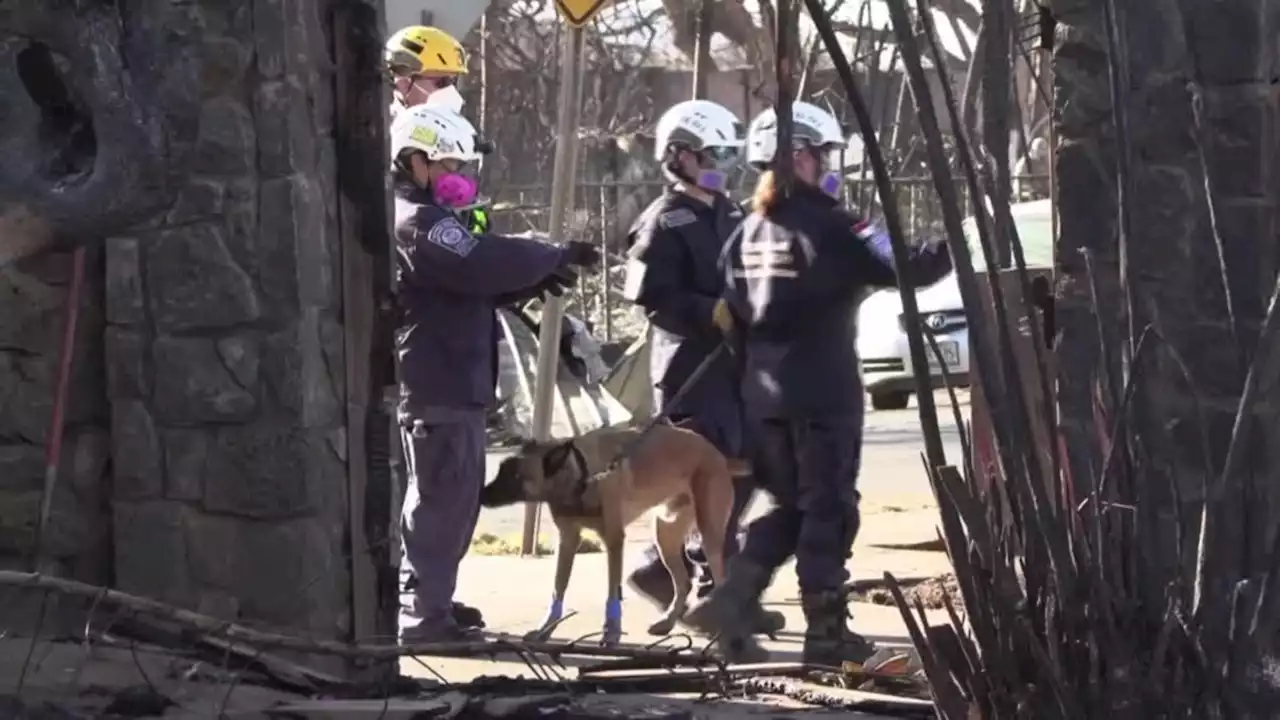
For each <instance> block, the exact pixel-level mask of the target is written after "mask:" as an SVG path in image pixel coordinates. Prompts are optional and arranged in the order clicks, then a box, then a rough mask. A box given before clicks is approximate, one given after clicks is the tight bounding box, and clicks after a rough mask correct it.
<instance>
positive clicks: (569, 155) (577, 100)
mask: <svg viewBox="0 0 1280 720" xmlns="http://www.w3.org/2000/svg"><path fill="white" fill-rule="evenodd" d="M582 32H583V31H582V30H581V29H580V28H572V27H566V28H565V30H564V36H563V39H564V42H563V46H564V47H563V49H562V55H561V57H560V110H559V116H558V117H559V119H558V121H557V122H556V159H555V165H554V169H553V171H552V172H553V174H552V181H551V183H552V184H551V221H550V223H549V225H548V228H547V232H548V233H550V235H551V237H552V238H561V237H563V235H564V231H565V220H566V219H567V218H568V217H569V213H570V212H571V210H572V206H573V190H574V187H573V181H574V175H575V173H574V170H576V169H577V164H578V163H577V144H578V115H579V113H580V112H581V105H582V103H581V93H580V92H579V89H578V88H579V85H580V84H581V82H582V50H583V42H582ZM563 316H564V300H563V299H562V298H558V297H554V296H547V298H546V300H545V302H544V304H543V306H542V320H541V322H540V323H539V324H540V330H539V333H538V377H537V380H536V382H535V386H534V391H533V392H534V394H533V438H534V440H537V441H539V442H545V441H546V440H548V439H549V438H550V437H551V418H552V416H553V414H554V412H555V393H556V379H557V375H558V373H557V370H558V369H559V367H560V326H561V320H562V319H563ZM541 509H542V505H541V504H540V503H528V504H526V505H525V510H524V534H523V537H522V539H521V542H520V554H521V555H533V554H535V553H536V552H537V548H538V519H539V514H540V511H541Z"/></svg>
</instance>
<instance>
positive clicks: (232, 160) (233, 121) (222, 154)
mask: <svg viewBox="0 0 1280 720" xmlns="http://www.w3.org/2000/svg"><path fill="white" fill-rule="evenodd" d="M256 145H257V142H256V140H255V138H254V133H253V116H252V115H251V114H250V113H249V110H248V109H246V108H245V107H244V106H243V105H241V104H240V103H239V102H236V101H235V100H232V99H231V98H225V97H220V98H213V99H211V100H208V101H206V102H205V104H204V108H203V109H202V111H201V113H200V131H199V136H198V138H197V141H196V155H195V164H194V166H195V167H198V168H200V170H201V171H202V172H204V173H207V174H210V175H232V176H238V175H245V174H248V173H250V172H252V171H253V169H254V160H255V156H256V154H257V148H256Z"/></svg>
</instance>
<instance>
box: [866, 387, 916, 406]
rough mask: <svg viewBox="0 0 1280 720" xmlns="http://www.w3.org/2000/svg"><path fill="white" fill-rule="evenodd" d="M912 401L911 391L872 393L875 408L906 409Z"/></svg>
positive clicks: (872, 403) (872, 402) (872, 404)
mask: <svg viewBox="0 0 1280 720" xmlns="http://www.w3.org/2000/svg"><path fill="white" fill-rule="evenodd" d="M910 402H911V393H909V392H906V391H896V392H882V393H871V408H872V409H873V410H905V409H906V407H907V405H908V404H909V403H910Z"/></svg>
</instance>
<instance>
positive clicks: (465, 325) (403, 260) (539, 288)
mask: <svg viewBox="0 0 1280 720" xmlns="http://www.w3.org/2000/svg"><path fill="white" fill-rule="evenodd" d="M475 134H476V132H475V128H474V127H473V126H472V125H471V123H469V122H467V120H466V119H465V118H463V117H462V116H461V115H458V114H457V113H456V112H453V111H452V110H448V109H446V108H444V107H440V106H436V105H432V104H426V105H418V106H416V107H412V108H408V109H406V110H405V111H404V112H402V113H401V114H400V115H399V116H397V117H396V119H395V121H394V122H393V123H392V125H391V153H392V174H393V177H394V181H395V194H396V210H395V213H396V226H395V240H396V271H397V272H396V295H397V298H398V301H399V305H400V311H401V320H400V325H399V328H398V332H397V333H396V354H397V357H398V359H399V361H400V371H401V372H400V375H401V387H400V396H401V404H400V412H399V418H400V425H401V428H402V432H401V441H402V443H403V448H404V456H405V466H406V470H407V475H408V480H409V482H408V488H407V490H406V493H405V499H404V510H403V513H402V516H401V523H402V524H401V539H402V551H403V560H402V569H404V570H406V571H407V573H408V576H409V578H410V580H411V582H412V583H413V587H412V588H409V592H408V593H406V595H407V597H406V599H405V600H404V601H402V603H401V612H400V636H401V639H402V641H406V642H433V641H449V640H459V639H464V638H466V637H467V636H468V629H467V628H466V627H465V626H466V625H473V624H474V623H468V622H465V621H464V622H460V621H459V620H460V618H458V617H457V612H456V608H455V607H454V605H453V602H452V600H453V593H454V589H455V586H456V584H457V577H458V565H459V563H460V562H461V561H462V557H463V555H464V554H465V553H466V550H467V547H468V546H469V544H470V541H471V534H472V532H473V531H474V529H475V523H476V519H477V517H478V515H479V508H480V505H479V502H480V490H481V487H482V486H483V484H484V478H485V417H486V414H487V410H488V408H489V407H490V406H491V405H492V404H493V402H494V387H495V386H496V385H497V372H498V368H497V365H496V359H497V352H496V350H495V348H496V346H497V341H498V338H497V334H496V328H497V323H496V320H495V316H494V310H495V308H496V307H497V306H498V305H500V304H504V303H507V302H515V301H518V300H520V299H527V298H531V297H535V296H537V295H540V294H542V293H544V292H555V293H559V292H562V291H563V288H564V287H566V286H567V285H569V284H571V283H572V282H573V281H574V280H575V272H576V270H575V268H577V267H582V266H590V265H593V264H595V263H596V262H597V261H598V260H599V253H598V252H597V251H596V250H595V248H594V246H593V245H591V244H590V243H582V242H570V243H568V244H567V245H566V246H565V247H563V248H561V247H556V246H553V245H549V244H545V243H541V242H538V241H535V240H529V239H524V238H513V237H505V236H501V235H481V236H477V235H473V234H472V233H470V232H469V231H468V230H467V228H466V227H465V226H464V225H463V224H461V223H460V222H459V221H458V218H457V217H456V216H455V214H454V209H455V208H457V207H460V206H464V205H466V204H467V203H470V202H472V201H473V200H474V199H475V194H476V183H475V179H474V177H473V175H472V173H471V168H472V166H473V165H474V163H475V161H476V160H478V159H479V154H478V153H477V152H476V148H475Z"/></svg>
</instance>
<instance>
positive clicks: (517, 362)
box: [498, 309, 631, 439]
mask: <svg viewBox="0 0 1280 720" xmlns="http://www.w3.org/2000/svg"><path fill="white" fill-rule="evenodd" d="M564 322H565V326H566V327H568V328H570V329H572V330H575V332H574V337H573V339H572V341H571V345H572V350H573V354H574V356H575V357H576V358H577V359H579V360H581V361H582V363H583V364H584V365H585V368H586V373H585V374H586V377H585V378H581V377H578V376H577V375H576V374H574V372H573V371H572V370H571V369H570V368H569V366H568V364H567V363H566V362H565V360H564V359H563V358H562V359H561V361H560V367H559V375H558V377H557V386H556V393H555V409H554V412H553V413H552V416H551V437H553V438H556V439H567V438H571V437H574V436H577V435H581V434H583V433H586V432H590V431H592V430H595V429H597V428H601V427H606V426H609V425H619V424H623V423H626V422H628V421H630V420H631V414H630V413H628V412H627V409H626V408H625V407H623V406H622V404H620V403H619V402H618V401H617V400H616V399H614V397H613V395H612V394H611V393H610V392H609V391H608V390H607V389H605V387H604V386H602V385H601V384H599V382H598V379H600V378H602V377H603V375H604V373H605V369H604V363H603V361H602V360H601V359H600V347H599V344H598V343H596V342H595V340H594V339H593V338H591V336H590V334H589V333H587V332H586V326H585V325H583V324H582V322H581V321H580V320H578V319H577V318H571V317H569V316H566V317H565V318H564ZM498 325H499V330H500V337H499V339H498V397H499V398H501V399H502V400H503V408H502V419H503V425H504V427H505V429H506V430H507V432H509V433H511V434H514V435H519V436H522V437H530V436H531V435H532V430H533V392H534V386H535V384H536V382H537V380H536V378H537V374H538V333H537V331H536V330H535V329H534V328H532V327H530V322H528V321H526V320H525V319H522V318H521V317H519V316H518V315H517V314H516V313H515V312H513V311H511V310H507V309H503V310H500V311H499V312H498Z"/></svg>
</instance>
